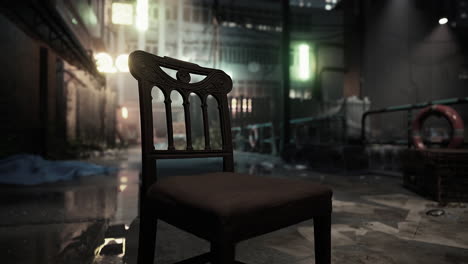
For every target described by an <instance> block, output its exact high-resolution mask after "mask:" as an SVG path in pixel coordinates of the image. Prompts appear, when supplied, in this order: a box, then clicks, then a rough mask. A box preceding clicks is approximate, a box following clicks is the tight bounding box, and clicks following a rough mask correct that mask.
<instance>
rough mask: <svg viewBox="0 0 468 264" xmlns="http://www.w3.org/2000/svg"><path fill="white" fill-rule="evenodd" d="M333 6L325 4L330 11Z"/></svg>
mask: <svg viewBox="0 0 468 264" xmlns="http://www.w3.org/2000/svg"><path fill="white" fill-rule="evenodd" d="M332 8H333V6H332V5H325V10H327V11H330V10H332Z"/></svg>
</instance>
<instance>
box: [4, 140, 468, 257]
mask: <svg viewBox="0 0 468 264" xmlns="http://www.w3.org/2000/svg"><path fill="white" fill-rule="evenodd" d="M235 160H236V171H237V172H244V173H250V174H257V175H264V176H265V177H287V178H302V179H304V180H307V181H313V182H321V183H325V184H328V185H330V186H332V188H333V190H334V198H333V199H334V200H333V219H332V246H333V249H332V259H333V263H377V264H384V263H385V264H387V263H389V264H390V263H391V264H393V263H425V264H426V263H428V264H432V263H434V264H435V263H454V264H458V263H468V208H466V205H465V204H461V203H452V204H448V205H446V206H444V207H441V206H439V205H438V204H437V203H436V202H433V201H430V200H426V199H424V198H422V197H420V196H418V195H416V194H414V193H412V192H410V191H408V190H406V189H404V188H403V187H402V186H401V181H402V179H401V178H398V177H388V176H382V175H371V174H354V175H350V174H345V173H333V174H332V173H319V172H314V171H311V170H309V169H308V168H306V167H305V166H301V165H288V164H284V163H282V162H281V160H279V159H278V158H274V157H270V156H265V155H259V154H252V153H250V154H248V153H236V154H235ZM90 161H91V162H95V163H98V164H103V165H107V166H113V167H117V168H119V171H118V172H117V173H115V174H113V175H110V176H105V177H104V176H103V177H91V178H88V179H86V180H81V181H78V180H76V181H70V182H65V183H56V184H47V185H41V186H36V187H13V186H0V189H1V190H0V195H1V198H2V199H1V200H0V204H1V207H0V234H1V235H0V252H2V253H3V254H2V256H3V261H1V263H21V264H22V263H28V264H30V263H41V264H42V263H48V264H49V263H93V264H105V263H125V262H126V263H135V257H136V254H135V252H136V249H137V243H136V241H137V239H138V221H137V220H136V216H137V214H138V206H137V205H138V182H139V180H138V179H139V170H140V153H139V149H138V148H132V149H129V150H127V151H118V152H112V153H107V154H106V155H104V156H102V157H95V158H92V159H91V160H90ZM173 168H178V169H177V171H175V170H174V169H173ZM182 168H183V169H182ZM220 168H221V163H220V160H216V159H204V160H184V161H177V162H175V161H165V162H163V163H161V164H159V167H158V170H159V172H160V175H161V177H167V176H171V175H174V174H188V173H194V172H195V173H202V172H205V171H213V170H218V169H220ZM431 209H442V210H443V214H442V215H440V216H431V215H430V214H426V213H427V212H428V211H429V210H431ZM313 243H314V242H313V224H312V221H306V222H302V223H300V224H298V225H295V226H291V227H288V228H285V229H282V230H279V231H277V232H273V233H270V234H266V235H263V236H260V237H256V238H254V239H251V240H248V241H244V242H242V243H240V244H239V245H238V248H237V258H238V259H239V260H240V261H243V262H247V263H252V264H255V263H268V264H270V263H271V264H280V263H281V264H283V263H284V264H286V263H297V264H312V263H314V260H313V259H314V252H313ZM208 249H209V244H208V243H207V242H206V241H203V240H201V239H198V238H196V237H194V236H192V235H190V234H188V233H185V232H183V231H180V230H178V229H176V228H174V227H172V226H170V225H168V224H165V223H163V222H160V224H159V226H158V240H157V249H156V262H157V263H158V264H165V263H173V262H175V261H178V260H182V259H184V258H187V257H190V256H193V255H196V254H199V253H203V252H205V251H207V250H208Z"/></svg>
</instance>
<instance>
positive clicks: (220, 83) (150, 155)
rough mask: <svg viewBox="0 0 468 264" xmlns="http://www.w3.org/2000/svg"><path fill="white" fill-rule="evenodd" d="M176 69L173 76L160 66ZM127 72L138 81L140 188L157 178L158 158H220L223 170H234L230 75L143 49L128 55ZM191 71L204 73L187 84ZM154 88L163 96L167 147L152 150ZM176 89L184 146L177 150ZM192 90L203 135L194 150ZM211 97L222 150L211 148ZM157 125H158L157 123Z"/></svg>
mask: <svg viewBox="0 0 468 264" xmlns="http://www.w3.org/2000/svg"><path fill="white" fill-rule="evenodd" d="M162 67H164V68H168V69H172V70H175V71H177V73H176V78H177V79H174V78H172V77H171V76H169V75H168V74H167V73H166V72H165V71H164V70H163V69H162ZM129 69H130V73H131V74H132V75H133V77H135V79H136V80H137V81H138V91H139V100H140V118H141V142H142V163H143V164H142V165H143V166H142V174H143V183H142V187H143V189H142V191H144V193H146V190H147V187H149V186H150V185H151V184H152V183H153V182H154V181H156V162H155V160H157V159H172V158H202V157H222V158H223V168H224V171H233V157H232V155H233V154H232V136H231V123H230V114H229V108H228V100H227V94H228V93H229V92H230V91H231V90H232V80H231V78H230V77H229V76H228V75H227V74H226V73H224V72H223V71H221V70H217V69H210V68H204V67H200V66H198V65H197V64H193V63H189V62H185V61H180V60H177V59H173V58H170V57H159V56H156V55H153V54H150V53H147V52H144V51H134V52H132V53H131V54H130V56H129ZM190 74H197V75H203V76H206V77H205V78H204V79H203V80H201V81H199V82H195V83H190V80H191V76H190ZM154 87H157V88H159V89H161V91H162V93H163V95H164V105H165V113H166V127H167V142H168V148H167V150H155V147H154V139H153V136H154V135H153V125H154V124H153V106H152V96H151V90H152V89H153V88H154ZM172 91H177V92H179V93H180V94H181V96H182V99H183V104H182V105H183V111H184V116H185V120H184V122H185V132H186V144H187V146H186V148H185V150H176V149H175V147H174V135H173V127H172V110H171V109H172V108H171V103H172V101H171V98H170V95H171V92H172ZM191 93H195V94H196V95H197V96H199V98H200V101H201V108H202V109H201V110H202V120H203V132H204V133H203V134H204V138H205V142H204V143H205V144H204V145H205V147H204V149H203V150H194V149H193V146H192V128H191V119H190V102H189V98H190V94H191ZM209 95H211V96H213V97H214V98H215V99H216V101H217V103H218V113H219V120H220V128H221V139H222V150H212V149H211V142H210V131H209V122H208V104H207V98H208V96H209ZM157 125H159V124H157Z"/></svg>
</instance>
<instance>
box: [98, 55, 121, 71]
mask: <svg viewBox="0 0 468 264" xmlns="http://www.w3.org/2000/svg"><path fill="white" fill-rule="evenodd" d="M94 59H95V60H96V67H97V70H98V71H99V72H106V73H113V72H115V71H116V70H115V68H114V66H113V60H112V57H111V55H109V54H107V53H105V52H101V53H98V54H96V55H95V56H94Z"/></svg>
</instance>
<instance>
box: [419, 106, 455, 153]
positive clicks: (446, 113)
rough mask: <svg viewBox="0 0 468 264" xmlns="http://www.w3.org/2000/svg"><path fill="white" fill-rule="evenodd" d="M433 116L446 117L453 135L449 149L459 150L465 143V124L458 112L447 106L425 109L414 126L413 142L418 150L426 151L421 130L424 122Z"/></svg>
mask: <svg viewBox="0 0 468 264" xmlns="http://www.w3.org/2000/svg"><path fill="white" fill-rule="evenodd" d="M431 115H442V116H443V117H445V118H446V119H447V120H448V121H449V123H450V126H451V128H452V135H451V138H450V143H449V145H448V148H457V147H459V146H460V145H462V144H463V142H464V124H463V120H462V118H461V117H460V115H459V114H458V112H457V111H456V110H455V109H453V108H451V107H449V106H446V105H432V106H428V107H426V108H423V109H422V110H421V111H420V112H419V113H418V115H417V116H416V119H414V121H413V124H412V135H413V136H412V140H413V145H414V146H415V147H416V149H425V148H426V146H425V145H424V143H423V140H422V136H421V128H422V125H423V123H424V121H425V120H426V119H427V118H428V117H429V116H431Z"/></svg>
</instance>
